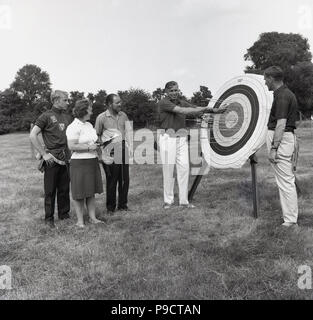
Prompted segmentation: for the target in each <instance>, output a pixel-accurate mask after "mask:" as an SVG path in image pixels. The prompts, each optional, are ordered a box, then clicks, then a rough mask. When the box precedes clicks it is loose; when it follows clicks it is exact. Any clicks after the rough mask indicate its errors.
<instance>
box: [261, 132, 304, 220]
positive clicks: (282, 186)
mask: <svg viewBox="0 0 313 320" xmlns="http://www.w3.org/2000/svg"><path fill="white" fill-rule="evenodd" d="M273 138H274V131H271V130H269V131H268V134H267V141H266V143H267V149H268V152H270V149H271V144H272V141H273ZM294 149H295V137H294V134H293V133H291V132H285V133H284V135H283V138H282V141H281V143H280V145H279V148H278V150H277V163H275V164H274V163H272V167H273V169H274V173H275V178H276V182H277V185H278V189H279V196H280V203H281V207H282V211H283V219H284V221H285V222H289V223H297V220H298V195H297V190H296V185H295V175H294V172H293V170H292V161H291V157H292V155H293V153H294Z"/></svg>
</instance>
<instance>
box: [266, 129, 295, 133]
mask: <svg viewBox="0 0 313 320" xmlns="http://www.w3.org/2000/svg"><path fill="white" fill-rule="evenodd" d="M268 131H275V129H268ZM285 132H291V133H295V130H294V129H285Z"/></svg>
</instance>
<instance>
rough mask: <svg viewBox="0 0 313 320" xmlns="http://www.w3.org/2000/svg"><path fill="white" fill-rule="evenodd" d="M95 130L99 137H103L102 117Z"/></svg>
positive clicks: (97, 120) (98, 119)
mask: <svg viewBox="0 0 313 320" xmlns="http://www.w3.org/2000/svg"><path fill="white" fill-rule="evenodd" d="M95 129H96V132H97V135H98V136H101V135H102V131H103V123H102V120H101V116H98V117H97V119H96V123H95Z"/></svg>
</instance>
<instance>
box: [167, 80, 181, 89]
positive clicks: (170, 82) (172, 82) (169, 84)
mask: <svg viewBox="0 0 313 320" xmlns="http://www.w3.org/2000/svg"><path fill="white" fill-rule="evenodd" d="M174 86H178V83H177V82H176V81H169V82H168V83H167V84H166V85H165V90H168V89H171V88H173V87H174Z"/></svg>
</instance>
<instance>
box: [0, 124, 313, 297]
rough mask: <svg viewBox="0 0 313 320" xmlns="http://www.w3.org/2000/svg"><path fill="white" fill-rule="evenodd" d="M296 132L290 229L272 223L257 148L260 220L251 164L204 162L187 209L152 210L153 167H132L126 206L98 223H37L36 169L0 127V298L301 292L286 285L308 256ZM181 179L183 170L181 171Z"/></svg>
mask: <svg viewBox="0 0 313 320" xmlns="http://www.w3.org/2000/svg"><path fill="white" fill-rule="evenodd" d="M299 136H300V138H301V152H300V163H299V170H298V178H299V183H300V188H301V191H302V196H301V197H300V199H299V207H300V218H299V228H294V229H288V230H285V229H282V228H281V227H280V223H281V212H280V204H279V199H278V190H277V187H276V184H275V180H274V177H273V173H272V171H271V169H270V166H269V164H268V162H267V158H266V153H265V148H262V150H260V151H259V153H258V158H259V166H258V175H259V191H260V207H261V212H260V217H259V219H258V220H255V219H253V217H252V199H251V178H250V166H249V165H248V164H247V165H245V166H244V167H243V168H242V169H240V170H222V171H220V170H211V171H210V173H209V175H208V176H207V177H204V178H203V180H202V182H201V184H200V186H199V189H198V192H197V193H196V196H195V203H196V204H197V209H195V210H192V211H188V210H181V209H179V208H178V207H175V208H174V209H173V210H171V211H166V212H165V211H163V210H162V170H161V166H160V165H140V166H139V165H134V166H132V167H131V173H130V175H131V186H130V195H129V205H130V207H131V208H132V212H129V213H127V214H125V213H123V214H122V213H117V214H116V215H115V216H113V217H111V216H107V215H106V214H105V205H104V203H105V195H104V194H103V195H100V196H97V207H98V209H97V214H98V216H100V217H102V218H103V219H104V220H105V221H106V223H105V224H104V225H103V226H99V225H97V226H94V225H90V224H87V227H86V228H85V230H79V229H77V228H76V227H75V222H76V218H75V213H74V211H72V213H71V216H72V218H71V219H70V220H69V221H66V222H63V221H62V222H61V221H57V226H58V229H57V230H49V229H47V228H46V227H45V225H44V223H43V175H42V174H41V173H40V172H39V171H37V170H36V163H35V162H34V161H33V160H31V159H30V148H29V142H28V135H27V134H11V135H4V136H0V142H1V147H2V150H1V151H2V152H1V154H0V179H1V180H0V181H1V185H0V193H1V200H0V241H1V242H0V244H1V245H0V265H9V266H11V268H12V272H13V289H12V290H10V291H4V290H2V291H1V290H0V299H312V298H313V294H312V291H302V290H299V289H298V287H297V280H298V277H299V275H298V273H297V270H298V266H300V265H304V264H308V265H311V266H312V265H313V263H312V261H313V260H312V258H313V228H312V227H313V215H312V209H311V208H312V207H313V200H312V197H311V195H312V184H313V183H312V176H313V173H312V162H313V160H312V142H313V139H312V138H313V135H312V133H311V131H310V128H303V129H301V130H300V132H299ZM191 183H192V179H191Z"/></svg>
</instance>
